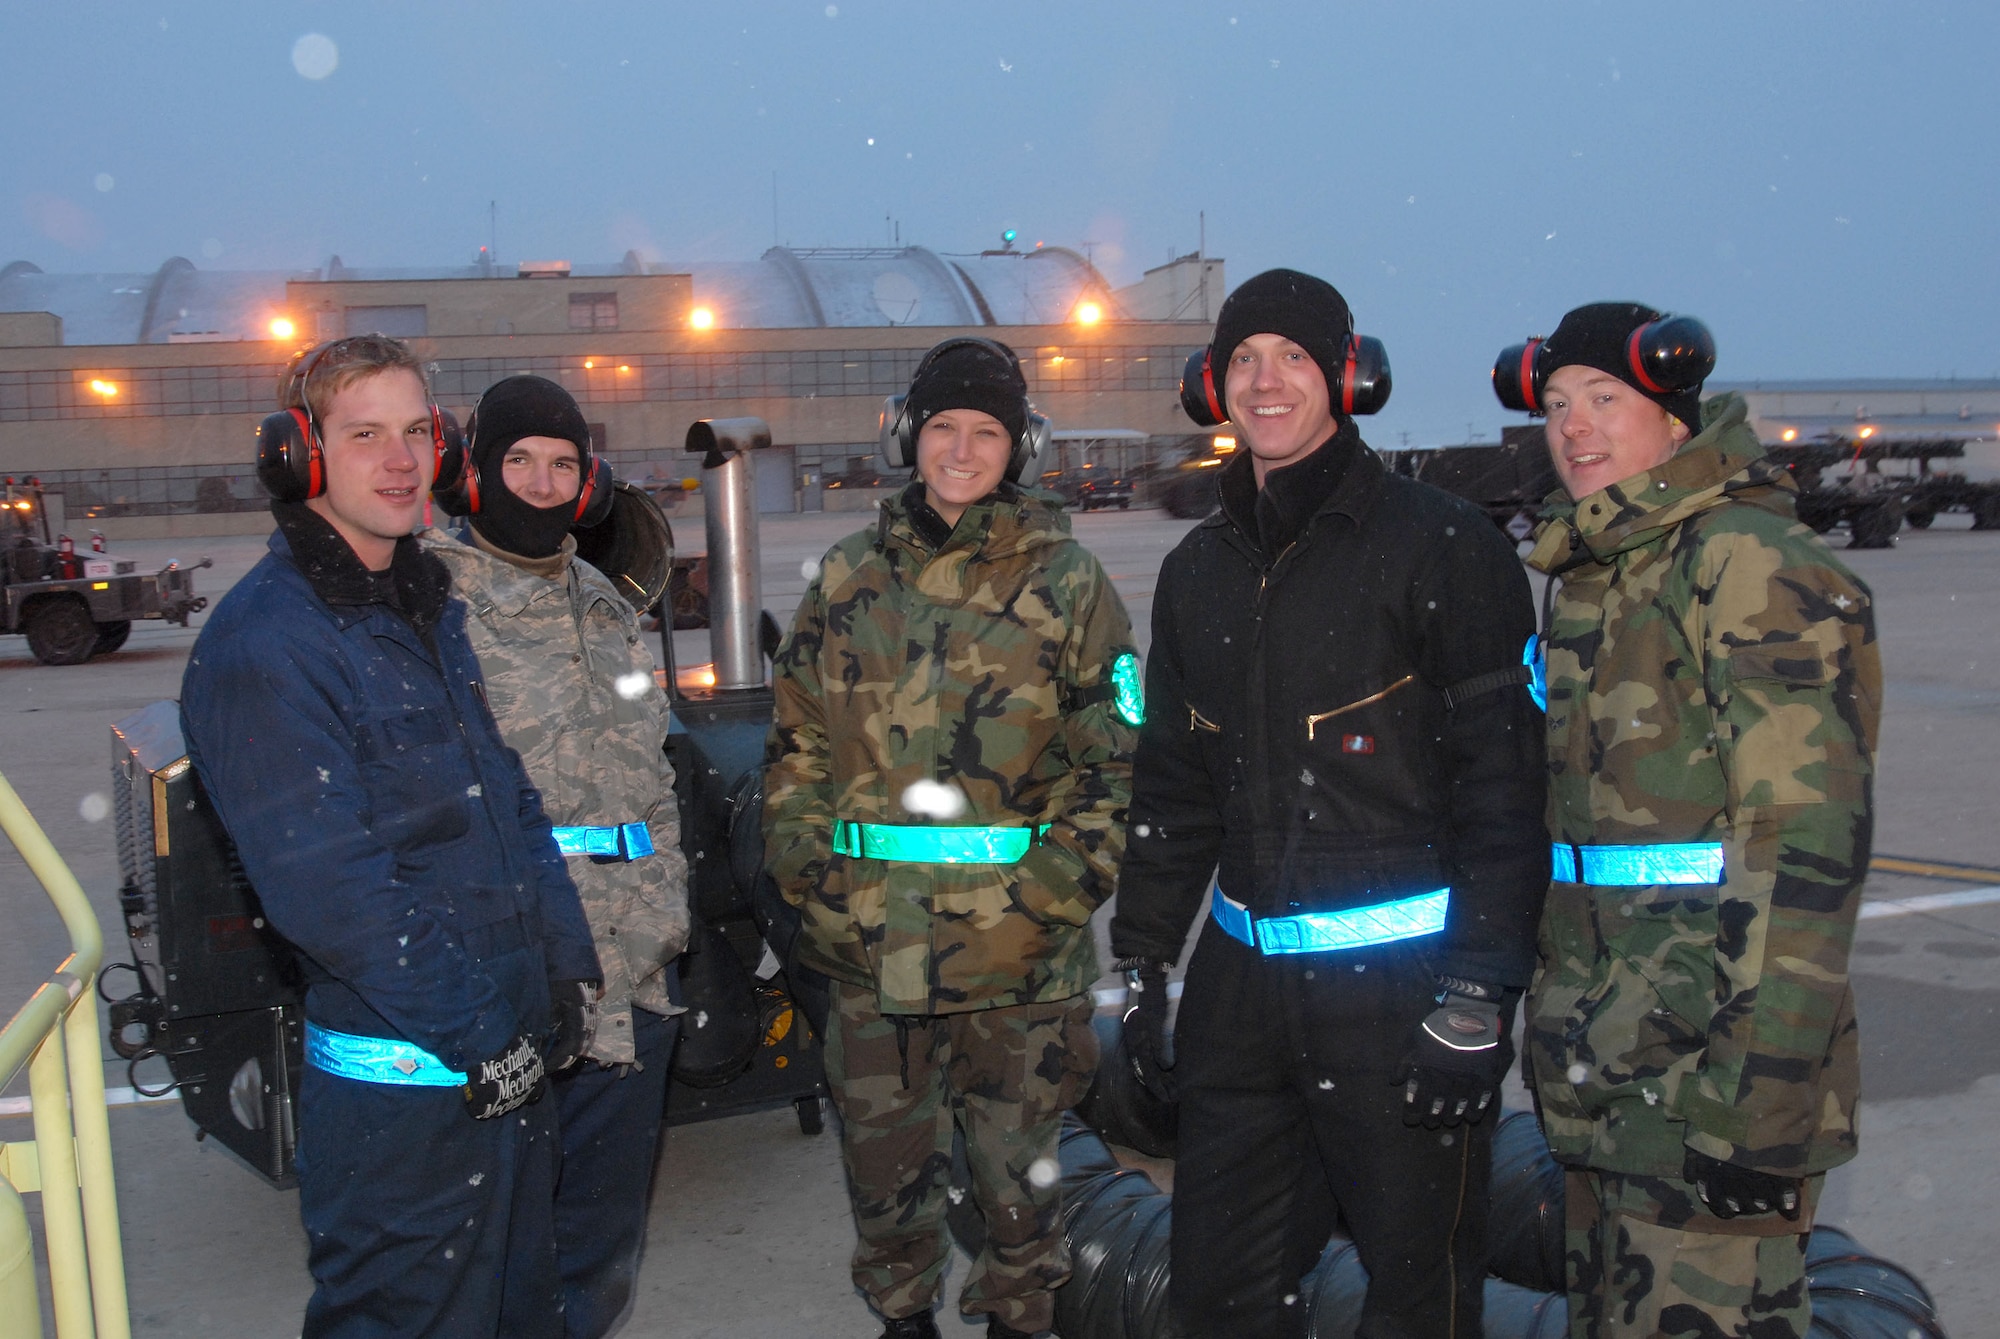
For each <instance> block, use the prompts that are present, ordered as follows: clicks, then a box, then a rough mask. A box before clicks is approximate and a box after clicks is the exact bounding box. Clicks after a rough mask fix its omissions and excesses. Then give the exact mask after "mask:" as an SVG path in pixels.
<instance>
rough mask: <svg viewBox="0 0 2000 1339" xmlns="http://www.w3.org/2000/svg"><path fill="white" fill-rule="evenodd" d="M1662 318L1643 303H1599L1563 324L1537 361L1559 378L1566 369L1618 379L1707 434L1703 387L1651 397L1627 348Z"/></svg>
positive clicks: (1578, 311) (1581, 309) (1690, 428)
mask: <svg viewBox="0 0 2000 1339" xmlns="http://www.w3.org/2000/svg"><path fill="white" fill-rule="evenodd" d="M1660 316H1661V313H1659V312H1656V311H1654V310H1653V309H1652V308H1651V307H1648V306H1646V305H1645V304H1644V303H1639V302H1593V303H1590V304H1589V305H1588V306H1583V307H1578V308H1577V309H1576V310H1575V311H1573V312H1571V313H1570V314H1569V315H1567V316H1565V317H1563V318H1562V324H1561V325H1558V326H1557V327H1556V332H1555V334H1553V335H1550V336H1549V337H1548V339H1547V340H1545V341H1544V342H1543V344H1542V347H1541V348H1540V349H1538V350H1536V351H1535V361H1536V362H1537V363H1539V364H1540V365H1541V366H1542V367H1544V368H1547V369H1548V371H1547V373H1546V375H1545V377H1544V380H1546V377H1547V376H1553V375H1554V374H1555V373H1556V372H1557V371H1558V370H1559V369H1561V368H1565V367H1590V368H1595V369H1596V370H1597V371H1599V372H1606V373H1609V374H1610V375H1612V376H1614V377H1617V378H1618V379H1619V380H1620V381H1622V382H1624V383H1625V384H1626V385H1627V386H1630V387H1631V388H1632V389H1633V390H1635V391H1637V392H1639V394H1641V395H1643V396H1645V397H1646V398H1647V399H1648V400H1651V401H1652V402H1653V403H1654V404H1656V405H1658V406H1660V408H1662V409H1664V410H1666V411H1667V412H1668V413H1669V414H1672V415H1673V416H1674V417H1675V418H1677V419H1679V420H1680V421H1681V422H1682V423H1685V424H1686V425H1687V429H1688V431H1689V432H1690V433H1695V432H1700V431H1701V387H1700V386H1699V385H1697V386H1695V387H1693V388H1692V389H1689V390H1684V391H1651V390H1647V389H1646V387H1644V386H1643V385H1641V384H1640V383H1639V378H1638V376H1637V374H1636V373H1634V372H1633V370H1632V364H1631V362H1630V361H1628V360H1627V358H1626V356H1625V346H1626V344H1627V343H1628V342H1629V341H1630V340H1631V338H1632V332H1633V331H1634V330H1637V329H1638V328H1639V327H1640V326H1642V325H1645V324H1647V323H1648V322H1651V321H1657V320H1659V319H1660Z"/></svg>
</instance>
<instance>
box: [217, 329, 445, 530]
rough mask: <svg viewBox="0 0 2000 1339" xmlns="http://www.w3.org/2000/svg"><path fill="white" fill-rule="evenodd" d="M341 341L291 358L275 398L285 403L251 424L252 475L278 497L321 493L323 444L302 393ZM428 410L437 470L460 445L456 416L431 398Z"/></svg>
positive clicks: (323, 487) (283, 499)
mask: <svg viewBox="0 0 2000 1339" xmlns="http://www.w3.org/2000/svg"><path fill="white" fill-rule="evenodd" d="M349 338H353V337H352V336H350V337H349ZM363 338H366V337H365V336H364V337H363ZM347 342H348V341H347V339H335V340H329V341H327V342H326V343H324V344H322V345H320V346H319V347H317V348H315V349H312V350H310V351H308V352H306V353H302V354H300V355H299V356H298V357H297V358H294V359H293V360H292V366H291V370H290V372H289V373H288V374H287V375H286V378H285V388H284V391H283V392H282V394H281V397H280V398H282V399H283V400H284V401H285V403H286V404H287V405H288V406H290V407H288V408H285V409H280V410H278V411H277V412H276V413H273V414H266V415H265V416H264V421H263V422H261V423H259V424H258V425H257V480H258V482H259V483H262V484H263V485H264V491H265V492H267V493H269V494H270V495H271V496H272V497H273V498H276V499H277V500H278V501H280V502H304V501H306V500H307V499H308V498H316V497H318V496H320V495H321V494H322V493H324V492H326V459H325V456H326V447H325V443H324V442H323V441H322V440H321V438H320V432H319V421H318V420H317V419H316V418H315V417H314V416H313V408H312V400H311V399H310V398H309V397H308V395H307V392H308V391H309V390H310V389H311V387H312V375H313V373H314V371H316V370H317V369H318V367H319V365H320V363H321V362H322V361H324V360H325V359H326V357H327V355H328V354H330V353H332V352H333V351H334V350H335V349H337V348H339V347H341V346H342V345H343V344H346V343H347ZM430 411H431V445H432V447H433V448H434V449H435V451H436V460H435V464H436V467H437V468H438V469H442V468H443V467H444V461H445V456H446V455H447V454H448V453H449V452H451V451H452V450H454V449H457V448H458V447H460V445H461V438H460V436H459V431H458V420H457V419H455V418H453V417H452V416H451V415H450V414H447V413H445V412H444V411H443V410H442V409H440V408H438V406H437V402H436V401H435V400H433V401H431V402H430Z"/></svg>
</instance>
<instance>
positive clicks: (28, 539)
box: [0, 475, 211, 665]
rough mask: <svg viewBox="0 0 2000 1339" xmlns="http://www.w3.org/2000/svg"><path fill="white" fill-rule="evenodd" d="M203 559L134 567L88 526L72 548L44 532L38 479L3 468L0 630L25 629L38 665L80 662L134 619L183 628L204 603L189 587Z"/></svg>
mask: <svg viewBox="0 0 2000 1339" xmlns="http://www.w3.org/2000/svg"><path fill="white" fill-rule="evenodd" d="M210 565H211V561H210V560H209V559H207V558H203V559H202V560H201V561H200V562H198V563H196V564H194V565H193V566H192V567H183V566H181V564H180V563H179V562H178V561H176V562H170V563H168V564H167V565H166V566H165V567H163V568H161V569H160V570H158V571H157V572H142V571H140V570H139V564H138V562H137V560H135V559H131V558H119V557H116V556H114V555H113V554H110V553H106V552H105V551H104V537H103V536H102V535H98V534H96V533H95V532H93V533H92V541H91V546H90V548H89V549H87V550H84V551H83V552H78V551H77V548H76V543H75V541H73V540H72V539H71V538H70V537H69V536H68V535H64V534H51V533H50V529H49V517H48V507H47V499H46V497H45V496H44V494H43V491H42V485H41V481H40V480H39V479H34V478H30V479H28V480H27V481H26V482H25V483H16V482H15V481H14V479H13V477H12V476H11V475H10V476H8V478H7V480H6V482H5V484H4V486H0V583H4V584H0V632H15V633H24V634H26V636H27V638H28V649H29V650H30V651H32V652H33V653H34V656H35V659H37V660H39V661H41V662H42V663H43V664H44V665H81V664H82V663H83V662H84V661H86V660H88V659H90V658H91V657H92V656H94V655H100V654H108V653H109V652H112V651H116V650H117V649H118V648H119V647H121V646H123V645H124V644H125V639H126V638H127V637H128V636H130V635H131V632H132V624H133V622H134V621H135V620H137V619H142V618H163V619H166V620H167V621H168V622H170V623H178V624H180V625H181V626H182V627H186V626H187V621H188V618H189V616H190V615H193V614H196V613H199V612H200V611H201V610H203V609H205V608H207V607H208V601H207V600H205V599H202V598H201V597H199V596H197V595H196V594H195V593H194V573H195V572H196V571H197V570H198V569H200V568H203V567H208V566H210Z"/></svg>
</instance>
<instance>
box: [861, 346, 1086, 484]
mask: <svg viewBox="0 0 2000 1339" xmlns="http://www.w3.org/2000/svg"><path fill="white" fill-rule="evenodd" d="M965 348H980V349H985V350H987V351H988V352H991V353H995V354H998V355H999V356H1000V357H1002V358H1005V359H1006V360H1007V362H1008V364H1009V365H1010V366H1012V367H1013V369H1014V375H1016V376H1018V377H1020V378H1021V384H1022V385H1026V384H1027V380H1028V379H1027V377H1026V376H1025V375H1023V374H1022V372H1021V360H1020V359H1019V358H1018V357H1016V356H1015V354H1014V351H1013V350H1012V349H1010V348H1008V347H1007V346H1006V345H1005V344H1002V343H1000V342H999V341H998V340H991V339H979V338H977V337H976V336H972V335H967V336H965V337H964V338H962V339H948V340H946V341H945V342H944V343H942V344H940V345H938V346H937V347H936V348H935V349H932V350H931V351H930V352H929V353H927V354H925V355H924V356H923V359H922V361H920V362H919V363H918V364H917V370H916V371H915V372H912V373H911V374H910V384H912V385H915V384H916V381H917V378H919V377H921V376H922V375H923V374H924V369H925V368H927V367H929V366H930V365H931V363H932V362H933V361H935V360H936V359H937V358H939V357H941V356H942V355H944V354H946V353H949V352H950V351H951V350H953V349H965ZM909 398H910V397H909V395H908V394H903V395H891V396H889V397H888V398H887V399H885V400H884V401H883V402H882V414H881V417H880V418H879V419H878V420H877V423H876V426H877V430H878V432H879V434H880V436H881V446H882V459H883V460H885V461H887V462H888V463H889V467H890V468H891V469H898V470H912V469H915V468H916V467H917V426H916V424H914V423H912V422H910V414H909V406H908V403H907V402H908V400H909ZM1021 409H1022V412H1023V419H1022V425H1023V426H1022V428H1021V435H1020V436H1019V437H1016V438H1015V439H1014V449H1013V451H1012V453H1011V454H1009V455H1008V457H1007V480H1008V482H1009V483H1019V482H1021V479H1022V477H1023V476H1024V475H1025V474H1026V473H1027V472H1028V467H1029V466H1030V465H1032V464H1034V463H1035V462H1036V461H1037V460H1040V459H1041V458H1042V457H1043V456H1044V455H1046V454H1048V449H1049V440H1050V436H1051V434H1052V433H1053V431H1054V428H1053V426H1052V425H1051V424H1050V423H1049V421H1048V419H1046V418H1044V417H1042V416H1041V415H1040V414H1037V413H1036V412H1035V409H1034V406H1033V405H1031V404H1029V403H1028V397H1027V396H1026V395H1025V394H1023V395H1022V396H1021Z"/></svg>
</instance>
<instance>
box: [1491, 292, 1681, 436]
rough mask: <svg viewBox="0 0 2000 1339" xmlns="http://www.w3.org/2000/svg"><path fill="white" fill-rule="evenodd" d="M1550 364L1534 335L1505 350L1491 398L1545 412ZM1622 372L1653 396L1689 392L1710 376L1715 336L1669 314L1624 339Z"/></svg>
mask: <svg viewBox="0 0 2000 1339" xmlns="http://www.w3.org/2000/svg"><path fill="white" fill-rule="evenodd" d="M1549 362H1550V359H1549V357H1548V341H1547V340H1546V339H1544V338H1542V337H1541V336H1539V335H1537V336H1535V337H1534V338H1533V339H1530V340H1528V341H1527V342H1526V343H1524V344H1510V345H1508V346H1507V347H1506V348H1504V349H1502V350H1501V351H1500V357H1499V358H1498V359H1496V360H1495V361H1494V364H1493V394H1494V395H1495V396H1497V397H1499V400H1500V403H1501V404H1502V405H1504V406H1505V407H1507V408H1508V409H1515V410H1522V411H1525V412H1527V413H1530V414H1540V413H1543V412H1545V411H1544V409H1543V407H1542V393H1543V391H1544V390H1545V389H1546V388H1547V386H1548V384H1549V377H1550V375H1551V374H1552V373H1554V372H1555V370H1556V369H1555V368H1553V367H1551V366H1549ZM1625 368H1626V370H1627V371H1629V372H1630V373H1631V374H1632V381H1633V384H1634V385H1636V386H1638V387H1639V388H1640V389H1641V390H1644V391H1648V392H1651V393H1652V394H1654V395H1671V394H1673V393H1674V392H1676V391H1691V390H1693V389H1694V388H1695V387H1697V386H1699V385H1701V383H1702V382H1704V381H1706V380H1707V379H1708V374H1709V373H1710V372H1713V371H1714V370H1715V336H1714V335H1711V334H1710V333H1709V332H1708V327H1707V326H1705V325H1703V324H1702V323H1701V322H1700V321H1698V320H1696V319H1695V318H1694V317H1692V316H1675V315H1673V314H1671V313H1669V314H1668V315H1665V316H1662V317H1661V318H1660V319H1659V320H1657V321H1648V322H1646V323H1645V324H1644V325H1642V326H1640V327H1639V328H1638V329H1636V330H1634V331H1633V332H1632V333H1631V334H1630V335H1628V336H1627V337H1626V339H1625Z"/></svg>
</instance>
